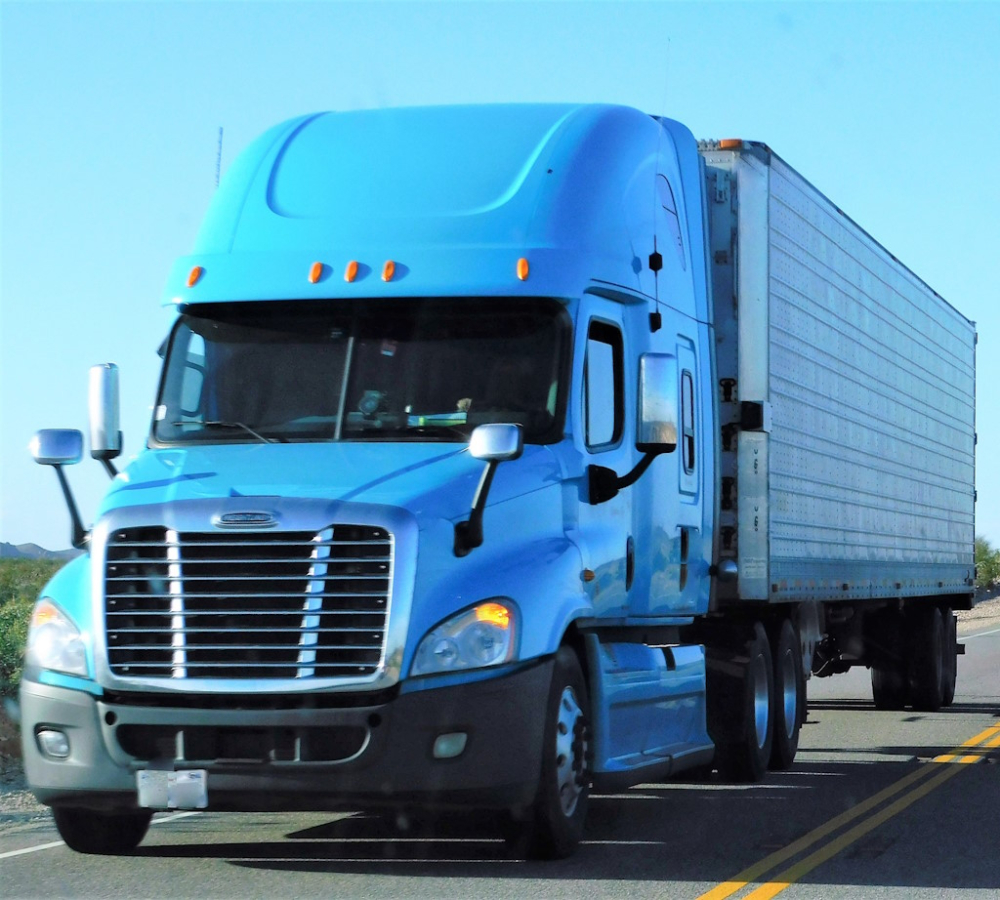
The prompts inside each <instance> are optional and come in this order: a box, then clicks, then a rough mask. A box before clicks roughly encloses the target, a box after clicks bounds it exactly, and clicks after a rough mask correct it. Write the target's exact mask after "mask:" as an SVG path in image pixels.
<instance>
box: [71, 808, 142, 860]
mask: <svg viewBox="0 0 1000 900" xmlns="http://www.w3.org/2000/svg"><path fill="white" fill-rule="evenodd" d="M52 817H53V818H54V819H55V820H56V828H57V829H58V831H59V836H60V837H61V838H62V839H63V840H64V841H65V842H66V846H68V847H69V848H70V849H71V850H75V851H76V852H77V853H97V854H102V855H105V856H120V855H122V854H125V853H131V852H132V851H133V850H135V848H136V847H138V846H139V844H140V843H141V842H142V839H143V838H144V837H145V836H146V831H147V830H148V829H149V822H150V819H152V818H153V813H152V812H151V811H149V810H142V811H139V812H97V811H96V810H92V809H75V808H72V807H65V806H56V807H53V809H52Z"/></svg>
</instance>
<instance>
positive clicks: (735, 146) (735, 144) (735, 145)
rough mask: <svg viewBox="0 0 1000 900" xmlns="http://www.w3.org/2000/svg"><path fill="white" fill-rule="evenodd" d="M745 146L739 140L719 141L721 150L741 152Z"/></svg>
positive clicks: (727, 139)
mask: <svg viewBox="0 0 1000 900" xmlns="http://www.w3.org/2000/svg"><path fill="white" fill-rule="evenodd" d="M742 146H743V141H741V140H739V138H726V139H725V140H721V141H719V149H720V150H739V149H740V148H741V147H742Z"/></svg>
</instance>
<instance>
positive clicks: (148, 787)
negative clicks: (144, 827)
mask: <svg viewBox="0 0 1000 900" xmlns="http://www.w3.org/2000/svg"><path fill="white" fill-rule="evenodd" d="M135 780H136V787H137V788H138V791H139V806H143V807H146V808H148V809H206V808H207V807H208V771H207V770H206V769H182V770H180V771H178V772H166V771H161V770H159V769H141V770H140V771H138V772H136V773H135Z"/></svg>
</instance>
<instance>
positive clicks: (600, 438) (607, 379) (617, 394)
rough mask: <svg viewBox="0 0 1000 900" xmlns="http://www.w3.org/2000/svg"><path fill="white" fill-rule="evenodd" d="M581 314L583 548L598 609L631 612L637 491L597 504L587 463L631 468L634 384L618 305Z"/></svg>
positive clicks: (612, 614) (604, 614)
mask: <svg viewBox="0 0 1000 900" xmlns="http://www.w3.org/2000/svg"><path fill="white" fill-rule="evenodd" d="M581 319H582V320H583V328H581V329H580V331H579V332H578V334H580V336H581V337H580V338H579V339H578V342H577V348H576V349H577V354H576V358H577V359H581V360H582V373H578V377H579V378H580V382H579V383H580V384H581V390H580V392H579V394H578V408H577V409H576V410H575V415H576V417H577V422H578V423H579V428H578V429H575V431H576V433H577V434H578V435H579V437H578V438H577V441H576V443H577V449H578V450H580V451H581V453H582V455H583V478H582V483H581V488H580V498H579V528H580V534H579V539H580V548H581V552H582V554H583V563H584V567H585V573H584V578H585V579H590V580H589V581H587V585H586V589H587V591H588V593H589V595H590V598H591V601H592V603H593V605H594V613H595V615H597V616H600V617H619V616H624V615H625V614H626V611H627V606H628V593H629V590H630V588H631V587H632V582H633V580H634V577H635V538H634V534H633V491H632V490H623V491H619V492H618V494H617V495H616V496H615V497H612V498H611V499H610V500H605V501H604V502H601V503H598V504H592V503H591V502H590V500H591V498H590V496H589V484H588V479H587V471H588V467H589V466H600V467H603V468H606V469H611V470H613V471H614V472H616V473H618V474H619V475H621V474H623V473H625V472H628V471H630V470H631V468H632V466H633V459H634V457H635V449H634V441H633V440H632V430H634V425H633V423H632V407H633V406H634V403H630V402H629V400H628V398H629V397H632V396H634V389H635V388H634V385H632V384H630V383H629V379H628V377H627V371H626V369H627V366H626V354H625V331H624V328H623V322H622V312H621V307H620V306H619V305H618V304H615V303H612V302H610V301H609V302H607V303H606V304H601V305H597V306H595V307H594V308H593V309H592V311H591V312H590V313H589V314H587V315H586V316H581ZM581 343H582V346H581ZM590 573H593V574H592V575H591V574H590Z"/></svg>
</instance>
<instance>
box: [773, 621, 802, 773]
mask: <svg viewBox="0 0 1000 900" xmlns="http://www.w3.org/2000/svg"><path fill="white" fill-rule="evenodd" d="M772 646H773V647H774V695H773V696H774V707H773V708H774V740H773V742H772V744H771V760H770V768H771V769H774V770H776V771H784V770H786V769H790V768H791V766H792V763H793V762H794V761H795V754H796V753H797V752H798V749H799V729H800V728H801V726H802V723H803V722H804V721H805V718H806V716H805V712H806V679H805V675H804V674H803V671H802V646H801V643H800V641H799V631H798V629H797V628H796V627H795V626H794V625H793V624H792V623H791V621H790V620H789V619H785V620H784V621H782V623H781V625H780V627H779V628H778V629H777V634H775V635H772Z"/></svg>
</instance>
